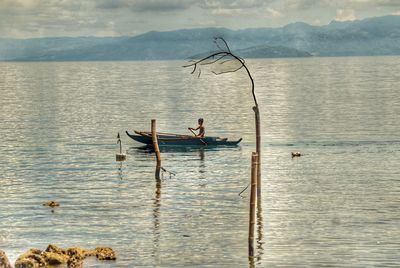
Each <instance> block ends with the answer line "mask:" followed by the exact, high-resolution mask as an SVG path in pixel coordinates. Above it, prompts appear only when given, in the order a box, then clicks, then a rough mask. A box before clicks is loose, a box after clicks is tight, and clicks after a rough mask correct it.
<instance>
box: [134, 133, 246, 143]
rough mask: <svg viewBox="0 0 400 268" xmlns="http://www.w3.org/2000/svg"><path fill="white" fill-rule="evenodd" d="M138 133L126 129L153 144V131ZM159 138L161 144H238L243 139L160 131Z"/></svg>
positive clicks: (139, 140)
mask: <svg viewBox="0 0 400 268" xmlns="http://www.w3.org/2000/svg"><path fill="white" fill-rule="evenodd" d="M135 133H136V135H133V134H130V133H129V132H128V131H126V134H127V135H128V136H129V137H130V138H131V139H133V140H135V141H137V142H140V143H144V144H147V145H152V144H153V140H152V138H151V132H146V131H136V130H135ZM157 139H158V145H159V146H236V145H238V144H239V142H241V141H242V139H241V138H240V139H239V140H236V141H228V139H227V138H220V137H204V138H199V137H195V136H190V135H179V134H170V133H159V132H157Z"/></svg>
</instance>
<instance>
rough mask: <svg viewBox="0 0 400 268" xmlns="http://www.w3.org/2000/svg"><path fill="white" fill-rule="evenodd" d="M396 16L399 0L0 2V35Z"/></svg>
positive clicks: (86, 33)
mask: <svg viewBox="0 0 400 268" xmlns="http://www.w3.org/2000/svg"><path fill="white" fill-rule="evenodd" d="M383 15H400V0H0V38H36V37H55V36H134V35H138V34H141V33H145V32H148V31H170V30H176V29H184V28H185V29H187V28H204V27H226V28H230V29H245V28H259V27H281V26H284V25H286V24H288V23H292V22H298V21H301V22H306V23H309V24H312V25H325V24H328V23H329V22H331V21H332V20H338V21H346V20H356V19H364V18H367V17H376V16H383Z"/></svg>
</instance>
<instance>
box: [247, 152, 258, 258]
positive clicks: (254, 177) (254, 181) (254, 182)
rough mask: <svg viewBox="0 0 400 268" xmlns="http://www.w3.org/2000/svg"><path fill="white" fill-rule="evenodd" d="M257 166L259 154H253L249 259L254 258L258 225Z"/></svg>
mask: <svg viewBox="0 0 400 268" xmlns="http://www.w3.org/2000/svg"><path fill="white" fill-rule="evenodd" d="M257 165H258V154H257V153H255V152H253V154H252V155H251V190H250V215H249V257H253V256H254V225H255V223H256V199H257Z"/></svg>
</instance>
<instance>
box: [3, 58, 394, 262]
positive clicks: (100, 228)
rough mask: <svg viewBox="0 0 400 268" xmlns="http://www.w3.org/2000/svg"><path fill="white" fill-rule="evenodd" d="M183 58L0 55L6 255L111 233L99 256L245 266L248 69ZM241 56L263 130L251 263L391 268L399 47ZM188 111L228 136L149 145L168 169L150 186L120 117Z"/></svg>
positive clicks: (169, 116)
mask: <svg viewBox="0 0 400 268" xmlns="http://www.w3.org/2000/svg"><path fill="white" fill-rule="evenodd" d="M182 64H183V63H182V62H178V61H175V62H88V63H85V62H79V63H74V62H72V63H0V92H1V98H0V136H1V143H0V172H1V173H0V176H1V177H0V180H1V185H0V249H2V250H5V251H6V253H7V254H8V256H9V258H10V259H11V260H12V261H14V260H15V259H16V258H17V256H18V255H19V254H21V253H22V252H24V251H25V250H27V249H29V248H32V247H36V248H41V249H44V248H45V247H46V246H47V245H48V244H49V243H54V244H57V245H59V246H62V247H69V246H81V247H85V248H93V247H96V246H100V245H105V246H111V247H113V248H114V249H115V250H116V251H117V253H118V256H119V259H118V261H117V262H115V263H106V264H105V265H104V266H102V267H133V266H148V267H153V266H157V267H189V266H202V267H246V266H248V259H247V232H248V199H249V191H248V190H247V191H246V192H244V193H243V198H241V197H240V196H238V193H239V192H240V191H241V190H242V189H243V188H244V187H245V186H246V185H247V184H248V181H249V176H250V168H249V167H250V156H251V151H253V150H254V147H255V137H254V134H253V133H254V123H253V120H254V117H253V112H252V109H251V107H252V99H251V94H250V91H249V90H250V89H249V81H248V79H247V77H246V75H245V73H244V72H239V73H235V74H227V75H221V76H214V75H211V74H207V73H206V72H203V75H202V77H201V78H200V79H198V78H197V77H194V76H191V75H190V74H189V73H190V70H188V69H183V68H181V65H182ZM248 65H249V67H250V69H251V71H252V72H253V75H254V79H255V82H256V91H257V94H258V98H259V103H260V106H261V116H262V134H263V136H262V139H263V148H262V149H263V162H262V164H263V166H262V172H263V173H262V174H263V184H262V191H263V192H262V194H263V198H262V209H263V210H262V215H261V217H259V218H258V221H259V222H260V223H261V224H260V226H259V227H258V228H257V230H258V232H257V238H258V239H259V241H258V243H257V247H258V249H257V252H256V253H257V260H256V266H257V267H322V266H330V267H332V266H334V267H399V265H400V253H399V252H400V212H399V207H400V164H399V160H400V123H399V118H400V117H399V115H400V93H399V89H400V57H364V58H313V59H274V60H257V61H249V63H248ZM198 117H204V119H205V123H206V127H207V133H208V134H209V135H219V136H226V137H230V138H232V139H235V138H239V137H243V142H242V145H241V146H240V147H237V148H232V149H220V150H209V149H205V150H186V151H166V152H162V157H163V166H164V167H165V168H166V169H168V170H170V171H172V172H174V173H176V176H171V177H169V176H168V175H167V174H165V176H164V180H163V181H162V183H161V187H158V188H157V186H156V182H155V179H154V167H155V161H154V156H153V155H152V154H149V153H148V152H146V151H143V150H140V149H138V148H137V147H138V146H139V144H137V143H135V142H133V141H131V140H129V138H128V137H127V136H126V135H125V134H124V133H125V130H130V131H132V130H133V129H138V130H149V129H150V120H151V119H152V118H157V126H158V130H159V131H165V132H167V131H168V132H178V133H188V132H187V127H188V126H195V124H196V121H197V118H198ZM118 132H120V133H121V134H122V142H123V150H124V151H127V152H128V158H127V161H126V162H124V163H122V165H120V164H119V163H116V162H115V153H116V151H117V148H118V147H117V144H116V135H117V133H118ZM188 134H190V133H188ZM292 151H301V152H302V153H303V154H304V156H302V157H301V158H297V159H293V160H292V159H291V155H290V153H291V152H292ZM49 200H57V201H59V202H60V203H61V207H60V208H58V209H56V210H55V212H54V213H52V212H51V210H50V209H48V208H46V207H43V206H42V203H43V202H45V201H49ZM96 266H97V267H98V266H99V263H97V262H95V261H93V260H92V261H90V260H89V261H88V262H86V265H85V267H96Z"/></svg>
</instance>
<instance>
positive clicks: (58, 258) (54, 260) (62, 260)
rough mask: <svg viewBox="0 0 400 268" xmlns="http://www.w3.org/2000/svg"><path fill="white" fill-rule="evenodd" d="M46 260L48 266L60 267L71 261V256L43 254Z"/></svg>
mask: <svg viewBox="0 0 400 268" xmlns="http://www.w3.org/2000/svg"><path fill="white" fill-rule="evenodd" d="M42 255H43V257H44V259H45V260H46V264H47V265H50V266H51V265H60V264H66V263H67V262H68V260H69V256H68V255H65V254H58V253H54V252H45V251H44V252H43V253H42Z"/></svg>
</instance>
